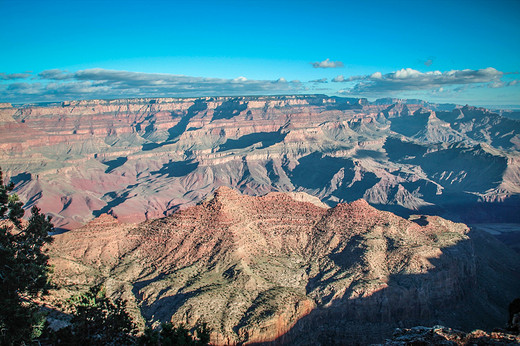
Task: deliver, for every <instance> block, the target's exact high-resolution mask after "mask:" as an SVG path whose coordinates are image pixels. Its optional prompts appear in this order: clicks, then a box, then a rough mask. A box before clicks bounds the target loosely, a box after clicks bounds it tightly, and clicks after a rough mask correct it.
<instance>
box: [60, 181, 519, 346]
mask: <svg viewBox="0 0 520 346" xmlns="http://www.w3.org/2000/svg"><path fill="white" fill-rule="evenodd" d="M309 199H310V200H311V201H312V202H315V203H312V202H310V201H308V200H309ZM470 235H471V234H470V231H469V229H468V228H467V227H466V226H465V225H463V224H456V223H453V222H450V221H447V220H444V219H442V218H440V217H436V216H423V217H419V216H417V217H415V219H414V220H412V221H410V220H406V219H403V218H401V217H398V216H396V215H394V214H392V213H390V212H384V211H379V210H377V209H375V208H373V207H371V206H370V205H369V204H368V203H367V202H365V201H364V200H358V201H355V202H353V203H350V204H338V205H337V206H335V207H334V208H326V207H324V206H322V205H319V203H316V201H315V200H312V198H311V197H310V196H309V198H305V196H303V195H302V194H300V195H296V196H294V195H290V194H285V193H269V194H267V195H265V196H262V197H251V196H245V195H240V194H239V193H238V192H236V191H234V190H231V189H229V188H226V187H221V188H219V189H218V190H217V191H216V192H215V194H214V195H213V196H211V197H210V198H208V199H206V200H204V201H203V202H201V203H200V204H198V205H196V206H192V207H189V208H187V209H184V210H181V211H178V212H176V213H174V214H173V215H171V216H169V217H166V218H164V219H159V220H155V221H149V222H145V223H142V224H139V225H128V224H126V225H124V224H118V223H117V221H116V220H114V219H113V218H110V217H109V216H103V217H102V218H101V219H99V220H96V221H95V222H93V223H90V224H89V225H87V226H86V227H84V228H81V229H78V230H74V231H70V232H67V233H63V234H60V235H57V236H56V237H55V242H54V243H53V244H52V246H51V258H52V264H53V265H54V266H55V276H56V277H55V280H56V282H58V283H59V284H62V285H64V287H65V288H64V289H65V290H66V288H67V287H69V288H71V289H72V288H73V287H76V286H77V285H89V284H93V283H94V282H105V284H106V285H107V287H108V289H109V291H110V293H112V294H114V295H122V296H123V297H124V298H126V299H128V300H129V301H130V302H131V304H132V309H133V311H134V312H135V313H138V314H141V315H142V316H144V318H145V319H147V320H148V321H150V322H151V323H152V324H157V323H158V322H159V321H162V322H164V321H173V322H174V323H184V324H187V325H189V326H192V325H194V324H196V323H197V322H201V321H205V322H208V324H209V326H210V327H211V328H212V330H213V332H212V341H213V342H214V343H216V344H229V343H243V342H247V343H249V342H267V341H275V340H278V341H285V342H294V341H296V340H300V341H302V340H307V341H306V342H307V343H309V344H316V343H317V342H321V343H327V340H328V338H340V340H354V341H356V342H376V341H382V340H383V339H382V338H383V337H384V336H389V335H390V333H391V331H392V330H393V328H395V327H397V326H400V325H402V326H414V325H417V324H430V323H431V324H436V323H439V322H443V323H446V324H450V325H453V326H454V327H458V328H474V327H476V326H479V327H483V326H484V327H485V326H487V325H490V324H491V325H497V324H499V323H497V319H500V318H501V316H503V315H504V314H505V312H504V311H503V310H505V309H506V308H507V303H508V301H509V300H511V299H512V298H511V296H514V294H516V292H518V290H520V276H519V273H520V267H519V266H520V260H519V258H518V255H517V254H515V253H514V252H512V251H509V250H507V249H501V248H500V247H496V243H494V242H493V241H494V239H492V238H491V239H490V238H488V237H486V236H485V235H482V234H479V235H478V236H472V237H470ZM479 237H480V238H479ZM495 242H496V241H495ZM493 244H495V245H493ZM486 256H487V257H486ZM492 258H493V259H492ZM483 259H485V261H484V260H483ZM490 263H491V264H490ZM489 265H492V266H493V270H492V271H491V270H489V269H487V268H488V266H489ZM481 273H482V274H483V275H484V276H482V275H481ZM502 301H504V302H502ZM502 303H504V304H503V305H502ZM368 331H370V333H368ZM306 342H303V343H306ZM300 343H301V342H300Z"/></svg>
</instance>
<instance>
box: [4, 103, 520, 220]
mask: <svg viewBox="0 0 520 346" xmlns="http://www.w3.org/2000/svg"><path fill="white" fill-rule="evenodd" d="M385 102H390V103H385ZM224 105H228V106H227V107H232V106H229V105H238V107H239V108H237V109H227V108H226V107H224ZM226 112H227V113H226ZM477 142H478V143H484V144H485V145H484V146H481V145H476V143H477ZM519 143H520V122H518V121H515V120H511V119H507V118H503V117H501V116H499V115H498V114H493V113H490V112H488V111H486V110H484V109H477V108H471V107H463V108H455V109H453V110H452V111H442V106H439V105H434V104H428V103H425V102H419V101H414V103H412V104H410V103H409V102H408V103H407V102H406V101H405V100H392V99H387V100H379V101H377V102H374V103H368V102H367V101H366V100H362V99H359V100H354V99H341V98H329V97H325V96H269V97H268V96H265V97H264V96H259V97H243V98H236V99H232V100H230V98H225V97H218V98H209V97H206V98H200V99H195V98H186V99H172V98H162V99H131V100H125V99H123V100H92V101H71V102H66V103H62V104H50V105H43V106H41V105H27V106H21V107H16V108H13V107H11V106H10V105H8V104H3V105H2V106H1V107H0V159H1V165H2V168H3V170H4V171H7V173H8V174H9V175H10V176H11V177H14V178H15V181H16V182H17V183H18V186H17V193H18V194H19V195H20V196H21V198H22V199H23V200H26V201H29V203H28V205H27V207H28V208H29V207H30V206H31V205H32V204H34V203H38V205H39V206H40V207H41V208H42V209H43V211H45V212H46V213H50V214H52V215H53V216H54V221H55V223H56V224H57V225H58V226H60V227H63V228H68V229H70V228H74V227H78V226H81V225H83V224H85V223H86V222H88V221H90V220H92V219H93V218H95V217H97V216H98V215H100V214H102V213H111V214H112V215H116V216H117V217H118V218H119V220H121V221H124V222H134V221H143V220H146V219H152V218H156V217H162V216H165V215H168V214H170V213H172V212H173V211H174V210H176V209H178V208H180V207H186V206H189V205H193V204H195V203H197V202H199V201H200V199H201V198H202V197H203V196H205V195H207V194H208V193H210V192H212V191H213V190H214V189H215V188H216V187H217V186H220V185H228V186H231V187H234V188H237V189H239V190H240V191H241V192H245V193H248V194H251V195H261V194H265V193H267V192H269V191H295V190H296V191H305V192H307V193H310V194H312V195H314V196H316V197H318V198H320V199H321V200H322V201H323V202H325V203H327V204H329V205H335V204H336V203H338V202H351V201H354V200H356V199H359V198H364V199H365V200H367V201H368V202H369V203H371V204H373V205H380V206H384V207H385V208H387V209H389V210H392V211H396V212H399V213H401V214H403V215H404V214H406V213H415V212H416V211H417V210H422V209H428V208H430V209H431V208H435V207H436V209H435V211H436V212H438V213H442V212H444V213H445V214H448V215H449V213H446V210H448V209H449V211H450V212H452V213H453V214H452V215H449V216H450V217H463V218H464V217H466V218H467V219H468V220H470V221H471V222H475V221H476V219H478V218H480V219H482V220H481V221H490V220H492V221H494V220H493V219H502V220H503V219H508V221H510V222H512V221H519V222H520V219H518V216H515V215H517V213H513V212H511V211H513V210H515V208H518V206H519V203H520V202H519V201H518V199H519V197H518V196H520V188H519V186H520V178H519V174H518V164H519V159H518V157H519V156H518V150H519V148H520V147H519V146H518V145H519ZM26 173H29V174H30V176H25V175H24V174H26ZM468 206H469V207H468ZM481 206H483V207H481ZM443 208H444V209H443ZM475 211H476V212H475ZM515 218H516V219H515Z"/></svg>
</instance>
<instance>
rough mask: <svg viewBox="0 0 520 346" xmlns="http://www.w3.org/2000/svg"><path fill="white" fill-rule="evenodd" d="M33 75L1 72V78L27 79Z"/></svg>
mask: <svg viewBox="0 0 520 346" xmlns="http://www.w3.org/2000/svg"><path fill="white" fill-rule="evenodd" d="M30 76H31V74H30V73H2V72H0V80H13V79H25V78H29V77H30Z"/></svg>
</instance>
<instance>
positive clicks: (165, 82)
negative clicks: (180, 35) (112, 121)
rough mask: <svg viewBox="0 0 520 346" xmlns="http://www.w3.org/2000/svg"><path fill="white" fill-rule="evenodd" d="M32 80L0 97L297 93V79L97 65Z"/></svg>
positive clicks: (45, 98) (9, 88) (32, 99)
mask: <svg viewBox="0 0 520 346" xmlns="http://www.w3.org/2000/svg"><path fill="white" fill-rule="evenodd" d="M38 78H39V81H38V82H33V83H19V82H18V83H9V84H7V85H4V86H3V88H2V86H0V99H2V100H10V101H11V102H13V101H14V102H38V101H48V100H66V99H94V98H123V97H160V96H174V97H175V96H211V95H215V96H218V95H252V94H277V93H278V94H279V93H296V92H298V90H300V88H301V83H300V82H299V81H290V82H288V81H286V80H285V79H284V78H279V79H278V80H249V79H247V78H245V77H243V76H240V77H237V78H234V79H224V78H206V77H191V76H183V75H173V74H163V73H141V72H131V71H117V70H105V69H100V68H95V69H87V70H81V71H75V72H68V71H63V70H46V71H42V72H40V73H39V74H38Z"/></svg>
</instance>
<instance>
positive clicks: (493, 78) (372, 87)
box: [333, 67, 514, 94]
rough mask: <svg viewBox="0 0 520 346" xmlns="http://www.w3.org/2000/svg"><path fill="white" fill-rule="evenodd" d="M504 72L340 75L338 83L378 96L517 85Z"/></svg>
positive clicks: (408, 71)
mask: <svg viewBox="0 0 520 346" xmlns="http://www.w3.org/2000/svg"><path fill="white" fill-rule="evenodd" d="M503 76H504V73H503V72H501V71H498V70H497V69H495V68H493V67H488V68H485V69H480V70H470V69H465V70H451V71H446V72H440V71H433V72H420V71H417V70H414V69H411V68H406V69H401V70H398V71H395V72H391V73H387V74H382V73H381V72H375V73H372V74H370V75H364V76H353V77H349V78H344V77H343V76H338V77H336V78H334V79H333V81H335V82H354V83H355V84H354V86H353V87H352V88H351V89H348V90H347V92H349V93H351V94H379V93H395V92H400V91H410V90H427V89H439V88H441V87H451V86H461V85H479V86H489V87H503V86H507V85H514V83H505V82H502V81H501V78H502V77H503Z"/></svg>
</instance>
